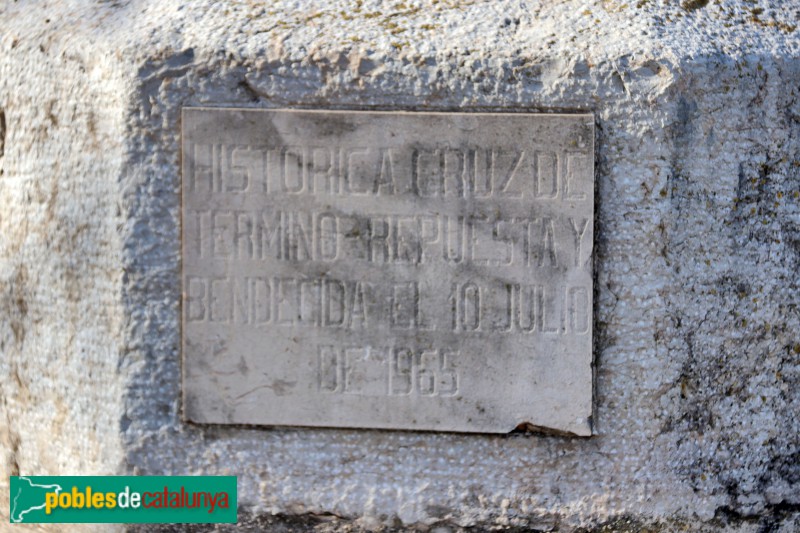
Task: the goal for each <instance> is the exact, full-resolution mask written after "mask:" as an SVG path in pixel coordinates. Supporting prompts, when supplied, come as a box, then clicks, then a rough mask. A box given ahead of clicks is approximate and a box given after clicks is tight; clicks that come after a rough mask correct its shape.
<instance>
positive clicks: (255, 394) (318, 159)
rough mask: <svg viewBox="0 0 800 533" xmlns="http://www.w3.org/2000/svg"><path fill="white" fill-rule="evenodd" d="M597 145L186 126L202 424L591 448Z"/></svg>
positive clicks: (571, 132)
mask: <svg viewBox="0 0 800 533" xmlns="http://www.w3.org/2000/svg"><path fill="white" fill-rule="evenodd" d="M474 118H477V119H478V121H477V123H473V119H474ZM470 124H472V125H470ZM475 124H477V127H476V126H475ZM593 138H594V133H593V119H592V117H591V116H589V115H529V114H477V115H464V114H458V113H454V114H447V113H420V114H416V113H387V112H380V113H377V112H376V113H372V112H333V111H331V112H319V111H263V110H243V109H202V108H187V109H184V113H183V139H182V154H183V163H182V164H183V187H182V241H183V258H182V264H183V274H182V284H183V306H182V314H183V328H182V335H183V344H182V346H183V348H182V349H183V358H184V364H183V373H184V376H183V382H184V392H185V394H186V395H187V396H188V395H190V396H191V397H192V400H193V401H192V402H188V403H187V404H186V405H185V409H184V411H185V413H184V415H185V416H186V418H187V419H188V420H191V421H198V422H212V423H247V424H265V425H302V426H338V427H377V428H398V429H427V430H453V431H477V432H506V431H509V430H511V429H513V428H514V427H516V426H518V425H520V424H529V425H535V426H542V427H548V428H552V429H555V430H559V431H563V432H567V433H572V434H576V435H588V434H590V432H591V428H590V426H589V420H590V416H591V397H592V390H591V383H592V379H591V378H592V376H591V347H592V307H593V304H592V247H593V213H594V211H593V199H594V186H593V172H594V170H593V164H594V163H593V162H594V153H593V149H594V148H593V146H594V144H593Z"/></svg>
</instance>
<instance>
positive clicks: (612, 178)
mask: <svg viewBox="0 0 800 533" xmlns="http://www.w3.org/2000/svg"><path fill="white" fill-rule="evenodd" d="M798 9H800V5H798V3H797V2H783V3H781V6H780V7H779V8H776V7H771V6H770V5H769V4H768V3H767V2H749V1H748V2H745V1H731V2H724V3H715V2H706V1H700V0H691V1H685V2H683V3H679V2H672V3H669V4H666V3H664V4H662V3H660V2H656V1H654V0H649V1H648V0H643V1H637V2H630V3H623V2H618V1H608V0H606V1H589V2H532V1H528V2H524V1H504V2H493V3H482V2H481V3H471V2H457V1H439V2H437V3H433V2H431V3H425V4H422V3H418V2H413V1H406V2H398V3H375V2H370V1H367V0H365V1H362V2H354V3H345V2H332V1H331V2H318V3H315V4H314V5H304V4H302V3H295V2H274V3H269V4H262V3H248V2H231V3H213V2H210V1H203V0H200V1H197V2H191V3H189V2H186V3H180V2H167V1H164V0H158V1H156V0H153V1H149V2H148V1H135V2H126V1H115V2H84V1H80V2H79V1H77V0H75V1H63V2H58V3H51V2H24V3H23V2H20V3H19V4H17V3H6V4H4V6H3V7H2V8H0V13H2V14H0V28H1V29H2V31H0V117H2V118H3V120H0V123H2V124H4V127H3V128H0V130H2V132H3V135H2V141H1V142H0V146H2V147H3V148H2V150H1V151H2V153H3V156H2V158H0V172H2V176H0V317H1V318H0V453H1V455H0V483H5V479H6V478H7V476H8V475H9V474H14V473H17V472H18V471H19V472H23V473H27V474H75V473H81V474H90V473H109V472H134V473H142V474H169V473H182V474H191V473H201V472H202V473H207V474H214V473H221V474H236V475H238V476H240V500H241V502H242V505H243V506H244V508H243V511H242V512H243V517H244V516H252V517H261V518H254V519H252V520H250V521H249V522H248V523H249V524H250V525H251V526H252V527H253V528H258V527H260V526H259V524H267V523H270V522H269V521H270V520H273V519H272V518H270V516H271V515H275V516H276V517H278V518H280V519H281V520H282V522H280V523H281V524H284V526H283V527H286V528H287V529H288V528H294V529H301V528H307V529H308V528H311V529H320V528H321V527H322V526H319V524H318V523H317V522H315V520H316V519H315V518H314V517H325V516H328V517H334V518H335V517H337V516H338V517H340V518H336V521H337V523H339V524H347V526H346V527H350V528H352V529H357V528H379V527H387V528H390V527H392V528H399V527H414V528H425V527H427V528H429V529H430V530H437V528H451V530H453V529H455V528H457V527H475V528H480V529H486V528H488V527H495V526H496V527H520V528H524V527H527V528H538V529H543V530H552V529H559V530H563V531H570V530H592V529H595V530H599V531H603V530H605V531H614V530H622V531H625V530H626V529H627V530H633V531H637V530H642V529H650V530H659V529H661V530H705V531H716V530H726V529H727V530H735V531H793V530H796V529H797V528H798V516H800V514H799V513H798V511H800V496H798V495H799V494H800V492H799V491H798V490H797V486H798V483H800V461H798V454H799V453H800V452H799V451H800V418H798V416H797V413H798V408H800V398H798V392H797V391H798V385H800V383H799V382H800V364H798V361H799V359H798V358H800V337H798V331H800V315H799V314H798V313H799V312H798V303H799V302H798V300H799V299H800V297H799V296H798V295H799V293H798V284H797V272H798V270H799V269H800V207H799V206H800V203H799V202H800V199H798V196H800V153H798V148H800V145H799V141H798V134H800V127H799V124H800V122H799V121H800V100H798V87H799V86H800V60H798V59H797V58H798V53H799V52H800V50H799V48H800V46H798V33H797V29H796V28H795V24H796V19H797V12H798ZM221 104H225V105H235V106H253V107H268V108H275V107H288V106H302V107H322V106H324V107H341V108H361V109H364V108H372V109H375V108H379V109H398V108H405V109H417V110H454V109H456V110H460V111H465V110H486V109H491V110H497V109H515V110H528V111H531V110H544V111H555V110H570V111H571V110H582V111H590V112H593V113H594V114H595V117H596V120H597V143H598V144H597V150H596V152H597V161H596V168H597V173H596V184H597V186H596V199H595V200H596V201H595V206H596V217H595V333H596V340H595V359H596V363H597V376H596V390H597V395H596V405H595V412H596V420H595V431H596V433H597V435H595V436H593V437H592V438H591V439H579V440H576V439H568V438H561V437H554V436H537V435H530V434H514V435H510V436H464V435H455V434H430V433H413V432H386V431H377V430H375V431H356V430H311V429H272V430H267V431H265V430H262V429H256V428H249V427H224V428H220V427H195V426H192V425H188V424H184V423H182V422H181V415H180V364H179V357H178V353H179V343H180V335H179V333H178V327H179V314H178V308H179V296H180V294H179V289H178V287H179V257H180V250H179V244H178V243H179V232H178V222H179V205H180V199H179V184H180V179H179V176H180V169H179V158H180V150H179V138H180V127H179V126H180V124H179V122H180V114H179V113H180V108H181V107H182V106H184V105H221ZM6 498H7V490H4V489H3V488H2V487H0V499H6ZM7 509H8V506H7V504H6V503H3V502H0V520H2V521H5V520H7V519H6V518H5V513H6V512H7ZM281 517H282V518H281ZM259 520H260V521H259ZM275 527H278V526H275ZM342 527H345V526H344V525H343V526H342ZM76 528H77V529H89V528H88V527H87V528H83V527H81V526H78V527H76ZM581 528H583V529H581ZM15 530H16V529H15ZM20 530H22V529H20ZM58 530H63V528H58ZM438 530H439V531H445V530H447V529H438Z"/></svg>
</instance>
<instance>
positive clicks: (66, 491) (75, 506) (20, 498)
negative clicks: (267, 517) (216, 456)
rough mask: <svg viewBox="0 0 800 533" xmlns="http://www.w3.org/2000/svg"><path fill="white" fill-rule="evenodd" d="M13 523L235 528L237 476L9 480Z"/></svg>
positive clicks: (58, 477)
mask: <svg viewBox="0 0 800 533" xmlns="http://www.w3.org/2000/svg"><path fill="white" fill-rule="evenodd" d="M10 481H11V483H10V486H11V491H10V494H9V501H10V511H11V512H10V517H11V523H12V524H13V523H28V524H30V523H51V524H52V523H149V524H155V523H161V524H164V523H178V524H208V523H215V524H222V523H227V524H233V523H236V476H11V480H10Z"/></svg>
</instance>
